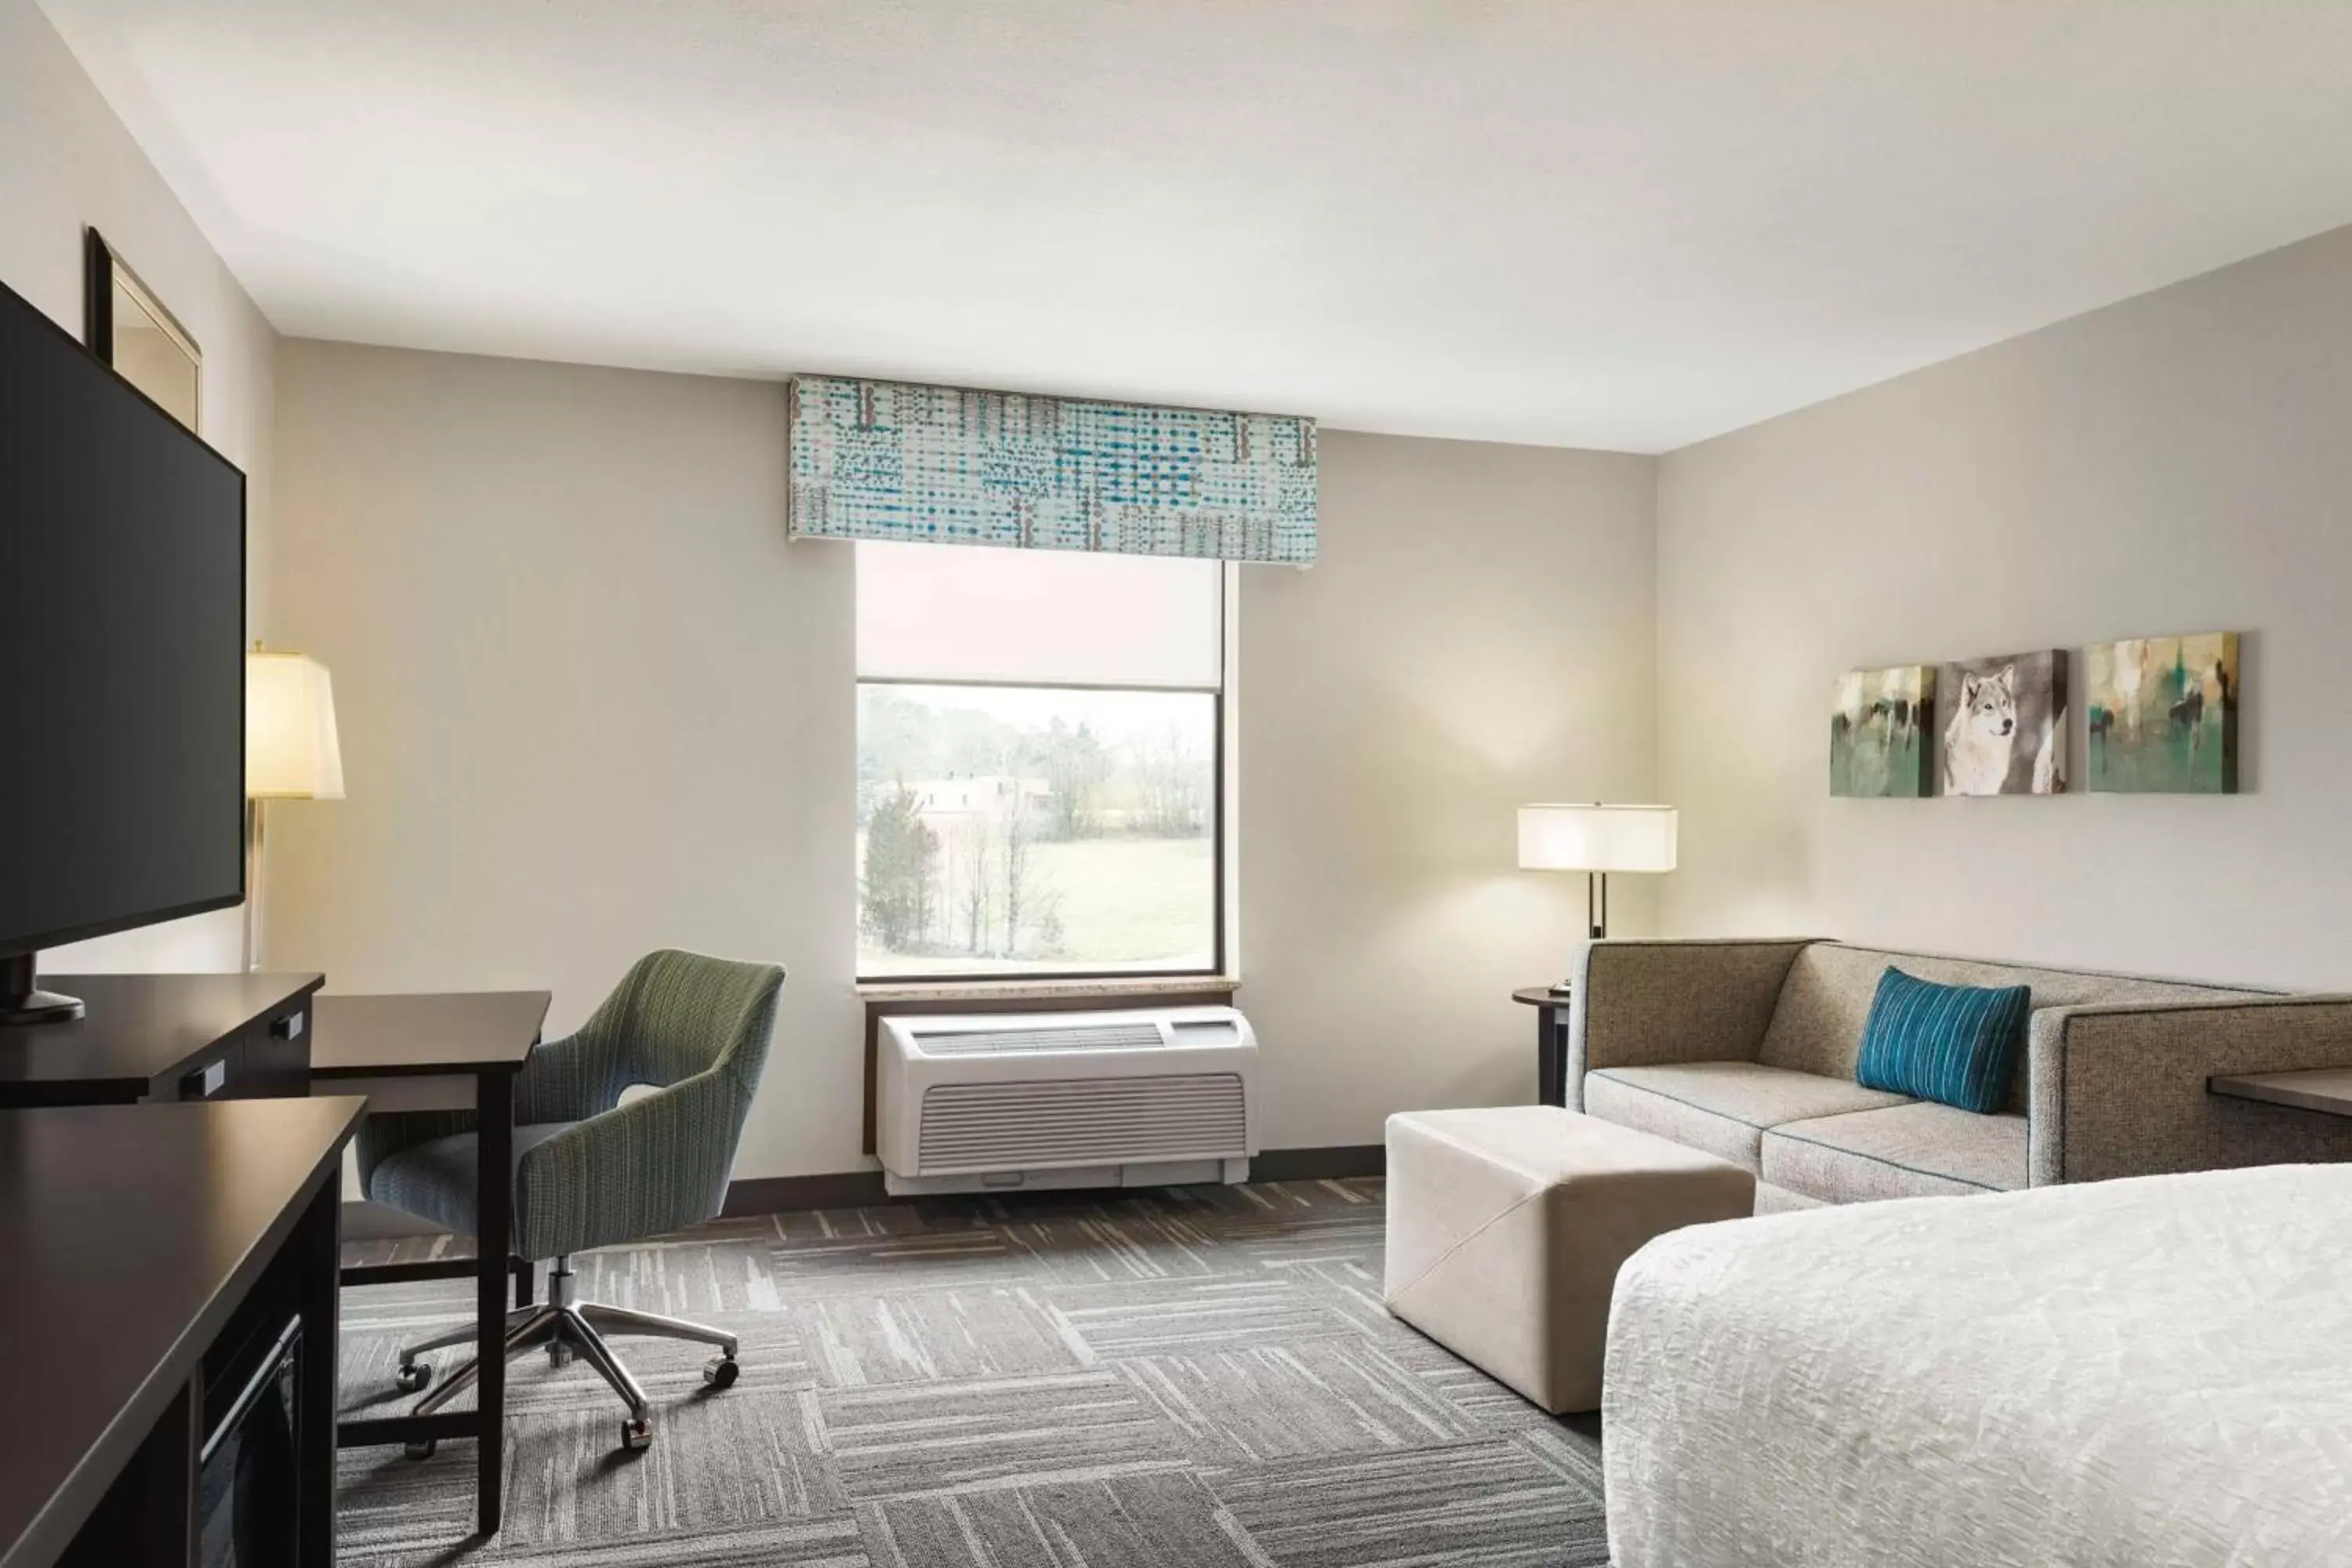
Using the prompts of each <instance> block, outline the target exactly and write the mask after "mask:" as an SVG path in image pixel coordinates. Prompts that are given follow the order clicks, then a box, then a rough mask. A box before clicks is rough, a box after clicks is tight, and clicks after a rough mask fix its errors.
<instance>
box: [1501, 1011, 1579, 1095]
mask: <svg viewBox="0 0 2352 1568" xmlns="http://www.w3.org/2000/svg"><path fill="white" fill-rule="evenodd" d="M1569 999H1570V998H1569V994H1568V993H1567V992H1565V991H1555V990H1553V989H1552V988H1551V987H1550V986H1549V985H1529V986H1525V987H1523V988H1521V989H1520V990H1517V991H1514V992H1512V993H1511V1000H1512V1001H1514V1002H1524V1003H1526V1004H1527V1005H1528V1006H1530V1007H1533V1008H1534V1009H1535V1010H1536V1103H1537V1104H1538V1105H1566V1104H1567V1103H1568V1004H1569Z"/></svg>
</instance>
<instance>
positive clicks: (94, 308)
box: [82, 228, 205, 434]
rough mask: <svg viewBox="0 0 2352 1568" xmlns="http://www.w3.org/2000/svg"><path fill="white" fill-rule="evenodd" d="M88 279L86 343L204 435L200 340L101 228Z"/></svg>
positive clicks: (91, 247) (92, 240) (93, 237)
mask: <svg viewBox="0 0 2352 1568" xmlns="http://www.w3.org/2000/svg"><path fill="white" fill-rule="evenodd" d="M84 263H85V268H86V270H85V276H84V280H83V314H84V318H85V319H84V321H83V324H82V325H83V341H84V342H87V343H88V344H89V352H90V353H94V354H96V355H97V356H98V357H99V358H100V359H101V360H103V361H105V362H106V363H108V364H110V365H112V366H113V367H114V368H115V369H116V370H117V371H118V372H120V373H121V375H122V378H123V379H124V380H125V381H128V382H129V383H131V385H133V386H135V387H137V388H138V389H139V390H140V391H142V392H143V393H145V394H146V395H148V396H149V397H152V398H153V399H154V400H155V402H156V404H157V405H158V406H160V407H161V408H163V411H164V412H165V413H167V414H169V415H171V416H172V417H173V418H174V419H177V420H178V421H179V422H180V423H181V424H183V425H184V426H187V427H188V428H189V429H191V430H196V431H198V432H199V433H200V434H201V429H200V426H201V421H202V419H203V416H204V400H205V354H204V350H202V349H200V348H198V347H197V346H196V340H195V339H194V338H192V337H190V336H189V335H188V331H187V329H186V328H185V327H183V326H181V325H180V323H179V321H178V319H177V318H175V317H174V316H173V314H172V312H171V311H169V310H165V309H164V308H163V301H162V300H158V299H156V298H155V295H154V291H153V290H152V289H149V288H148V287H147V285H146V284H144V283H142V282H141V281H140V280H139V275H138V274H137V273H136V272H133V271H131V268H128V267H126V266H124V265H123V262H122V258H121V257H119V256H117V255H116V254H115V253H114V248H113V247H111V246H110V245H108V244H107V243H106V239H105V237H104V236H102V235H100V233H99V232H98V230H96V229H94V228H93V229H91V230H89V237H88V240H87V243H86V245H85V255H84Z"/></svg>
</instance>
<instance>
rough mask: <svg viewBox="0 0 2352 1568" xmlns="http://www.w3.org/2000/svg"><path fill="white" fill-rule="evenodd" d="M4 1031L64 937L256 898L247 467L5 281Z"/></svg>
mask: <svg viewBox="0 0 2352 1568" xmlns="http://www.w3.org/2000/svg"><path fill="white" fill-rule="evenodd" d="M0 682H5V689H6V690H7V692H8V707H9V721H8V724H7V729H6V737H5V741H0V1023H27V1022H36V1021H42V1020H45V1019H48V1018H54V1017H59V1016H76V1015H78V1014H79V1004H76V1003H74V1002H73V1000H72V999H71V998H70V997H61V996H52V995H47V994H43V993H39V992H36V991H35V990H34V987H33V959H34V954H35V953H37V952H38V951H39V950H40V949H42V948H44V947H54V946H57V945H58V944H60V943H63V942H78V941H80V940H82V939H83V938H86V937H93V936H103V935H106V934H107V933H109V932H111V931H127V930H129V929H131V927H133V926H140V925H146V924H150V923H152V922H153V921H163V920H170V919H173V918H174V917H177V916H181V915H189V914H195V913H198V912H200V911H202V910H215V909H221V908H224V907H226V906H227V905H231V904H235V903H236V902H237V901H238V900H241V899H242V898H243V897H244V896H245V857H244V826H243V824H244V813H245V476H244V475H243V474H242V473H240V472H238V470H237V469H236V468H235V467H234V466H233V465H231V464H230V463H229V462H228V461H226V459H225V458H222V457H221V456H220V455H219V454H218V453H216V452H215V451H214V450H213V449H212V448H211V447H207V446H206V445H205V443H204V442H203V441H201V440H199V439H197V438H196V437H195V436H194V435H193V434H191V433H190V432H189V431H187V430H186V429H185V428H184V427H183V426H181V425H180V424H179V422H178V421H177V420H175V419H173V417H172V416H170V415H168V414H165V413H164V412H163V410H162V409H160V408H158V407H156V406H155V405H153V404H152V403H150V402H149V401H148V400H147V399H146V398H145V397H144V396H143V395H141V394H140V393H139V392H138V391H137V390H136V389H135V388H133V387H132V386H131V384H130V383H129V382H127V381H125V380H123V379H122V378H121V376H119V375H117V374H115V373H114V372H113V370H111V369H110V367H108V366H107V365H105V364H102V363H100V361H99V360H98V359H97V357H96V356H94V355H92V354H91V353H89V352H88V351H87V350H85V349H84V348H83V347H82V346H81V344H80V343H79V342H75V341H74V339H73V338H72V337H70V336H68V334H67V333H66V332H65V331H63V330H62V329H60V328H58V326H57V325H56V324H55V323H54V322H52V321H50V320H49V319H48V318H47V316H45V315H43V314H42V313H41V312H40V311H39V310H35V309H34V308H33V307H32V306H31V305H30V304H28V303H27V302H26V301H25V300H23V299H21V298H19V297H18V296H17V295H16V294H15V293H14V292H12V291H11V290H9V289H6V288H5V287H0Z"/></svg>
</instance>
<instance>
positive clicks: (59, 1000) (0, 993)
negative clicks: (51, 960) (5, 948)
mask: <svg viewBox="0 0 2352 1568" xmlns="http://www.w3.org/2000/svg"><path fill="white" fill-rule="evenodd" d="M80 1016H82V1005H81V998H80V997H79V996H60V995H58V994H57V993H56V992H54V991H43V990H39V989H37V987H36V986H35V985H34V984H33V955H32V954H31V953H29V952H18V953H12V954H10V955H9V956H8V957H6V958H0V1027H12V1026H16V1025H20V1024H67V1023H71V1022H72V1021H73V1020H74V1019H76V1018H79V1017H80Z"/></svg>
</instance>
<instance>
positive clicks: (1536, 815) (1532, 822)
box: [1519, 805, 1675, 992]
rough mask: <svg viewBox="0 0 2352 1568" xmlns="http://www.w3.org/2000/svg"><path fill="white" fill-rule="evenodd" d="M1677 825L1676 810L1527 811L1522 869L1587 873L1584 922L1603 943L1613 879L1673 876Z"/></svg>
mask: <svg viewBox="0 0 2352 1568" xmlns="http://www.w3.org/2000/svg"><path fill="white" fill-rule="evenodd" d="M1674 868H1675V808H1674V807H1673V806H1671V805H1523V806H1521V807H1519V869H1521V870H1522V871H1581V872H1583V873H1584V874H1585V875H1584V913H1585V919H1586V921H1588V922H1589V923H1590V924H1591V928H1592V940H1593V941H1595V942H1598V941H1600V940H1601V938H1602V937H1605V936H1607V935H1608V934H1609V873H1610V872H1612V871H1640V872H1659V871H1671V870H1673V869H1674ZM1552 989H1553V990H1554V991H1557V992H1565V991H1567V990H1568V989H1569V983H1568V982H1566V981H1562V982H1560V983H1559V984H1557V985H1555V986H1553V987H1552Z"/></svg>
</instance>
